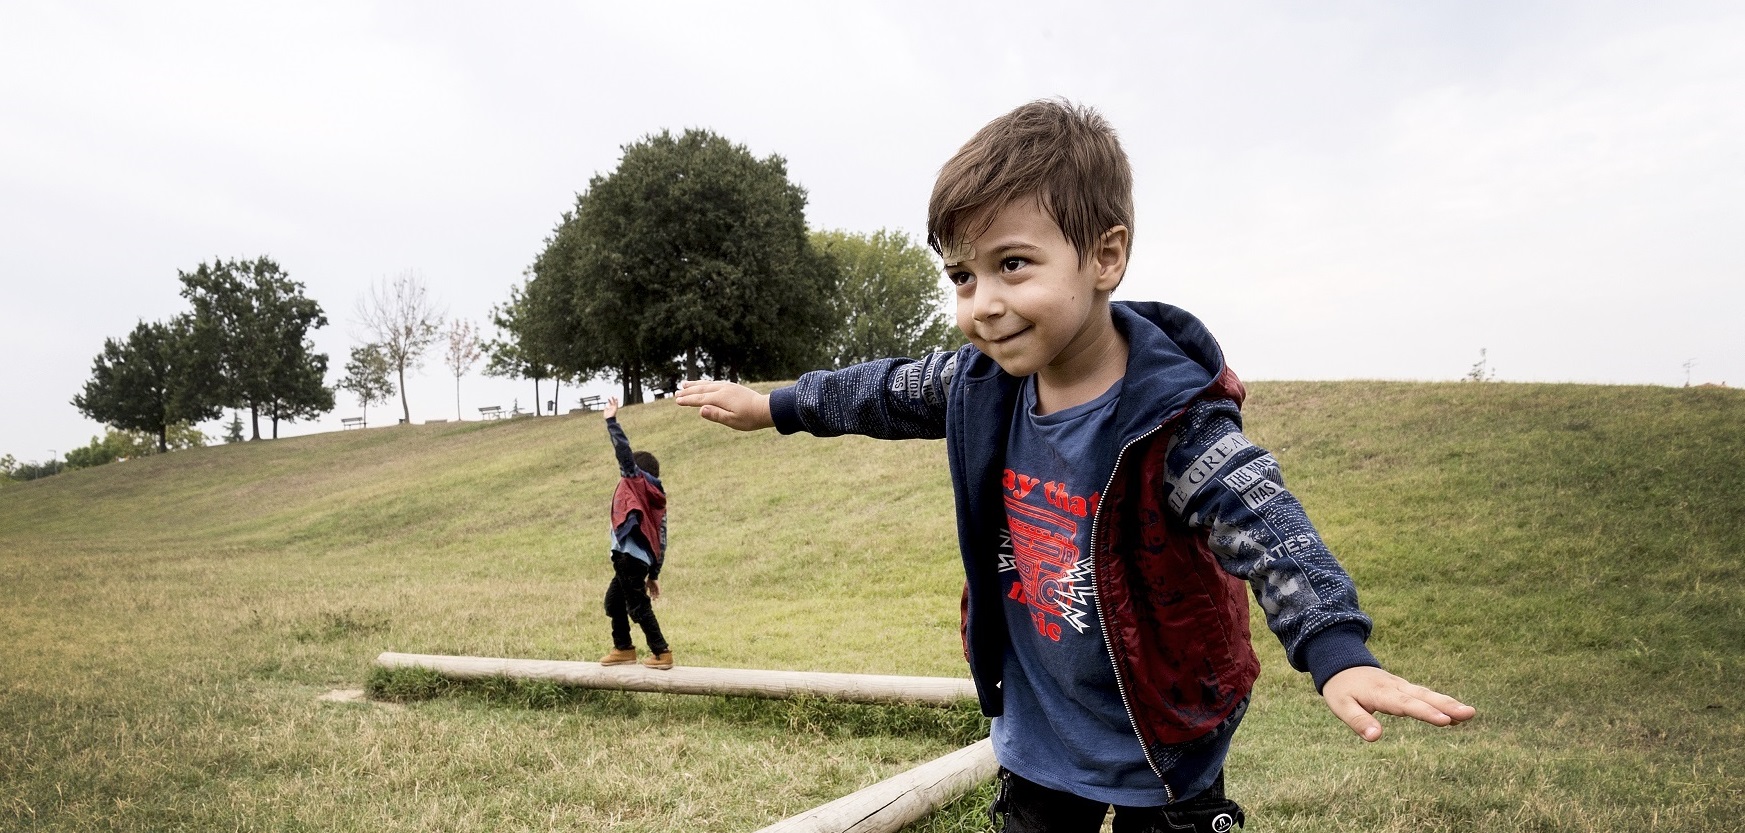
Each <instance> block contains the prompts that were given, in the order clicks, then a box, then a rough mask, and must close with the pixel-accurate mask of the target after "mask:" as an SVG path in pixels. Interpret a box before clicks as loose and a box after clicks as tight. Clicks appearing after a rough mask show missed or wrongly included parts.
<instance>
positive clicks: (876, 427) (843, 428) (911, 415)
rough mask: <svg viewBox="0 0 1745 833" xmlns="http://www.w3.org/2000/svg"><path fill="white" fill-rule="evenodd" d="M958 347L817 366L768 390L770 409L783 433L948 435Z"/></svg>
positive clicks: (897, 436)
mask: <svg viewBox="0 0 1745 833" xmlns="http://www.w3.org/2000/svg"><path fill="white" fill-rule="evenodd" d="M956 369H957V354H956V353H930V354H928V355H927V356H925V357H923V358H920V359H880V360H878V361H873V362H867V363H865V364H857V365H854V366H853V367H847V368H843V369H842V370H836V371H829V370H815V371H813V372H811V373H807V374H806V375H804V376H801V377H800V379H799V381H797V382H795V383H794V384H793V386H791V387H786V388H779V389H777V390H775V391H773V392H771V393H770V415H771V416H772V417H773V418H774V420H775V424H776V428H777V430H779V431H781V432H782V433H784V434H792V433H794V432H796V431H805V432H807V433H809V434H814V435H816V436H820V437H835V436H840V435H842V434H864V435H866V436H869V437H876V438H878V439H884V440H914V439H939V438H941V437H943V436H945V400H946V392H947V391H948V390H949V388H950V386H951V377H952V375H953V374H954V373H955V372H956Z"/></svg>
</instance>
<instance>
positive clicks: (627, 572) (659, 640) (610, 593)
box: [606, 552, 668, 654]
mask: <svg viewBox="0 0 1745 833" xmlns="http://www.w3.org/2000/svg"><path fill="white" fill-rule="evenodd" d="M647 581H648V565H647V564H644V563H642V560H641V559H639V558H637V557H635V556H632V555H625V554H624V553H621V552H614V553H612V583H611V584H608V585H606V615H607V616H608V617H610V618H611V619H612V647H614V648H617V649H619V650H621V651H628V650H630V649H632V648H635V647H636V644H635V643H634V642H631V641H630V623H631V622H632V621H634V622H635V623H636V624H638V625H640V626H642V635H643V636H644V637H645V638H647V639H648V650H649V651H651V652H653V653H656V654H664V653H666V651H667V647H668V646H667V644H666V637H664V636H661V635H660V622H658V621H655V618H654V603H653V602H651V601H649V598H648V587H647V586H646V584H645V583H646V582H647Z"/></svg>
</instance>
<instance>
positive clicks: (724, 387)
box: [673, 381, 776, 431]
mask: <svg viewBox="0 0 1745 833" xmlns="http://www.w3.org/2000/svg"><path fill="white" fill-rule="evenodd" d="M673 400H674V401H675V402H678V403H679V404H680V405H682V406H684V407H686V408H696V409H697V415H698V416H701V417H702V418H704V419H706V420H709V421H710V422H718V423H721V424H722V425H725V426H727V427H729V428H737V429H739V430H741V431H756V430H759V429H761V428H774V427H775V424H776V423H775V419H774V418H773V417H771V416H770V409H769V396H768V395H766V394H762V393H758V392H757V391H754V390H752V389H751V388H748V387H746V386H744V385H740V384H735V383H733V382H713V381H685V382H680V383H679V392H678V395H677V396H675V397H673Z"/></svg>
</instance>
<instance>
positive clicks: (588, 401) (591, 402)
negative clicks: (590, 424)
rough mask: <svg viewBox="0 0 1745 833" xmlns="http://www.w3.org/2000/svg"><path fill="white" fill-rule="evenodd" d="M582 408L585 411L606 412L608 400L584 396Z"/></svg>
mask: <svg viewBox="0 0 1745 833" xmlns="http://www.w3.org/2000/svg"><path fill="white" fill-rule="evenodd" d="M581 406H582V408H583V409H584V410H588V411H600V410H605V408H606V400H604V399H601V398H600V397H598V396H584V397H582V401H581Z"/></svg>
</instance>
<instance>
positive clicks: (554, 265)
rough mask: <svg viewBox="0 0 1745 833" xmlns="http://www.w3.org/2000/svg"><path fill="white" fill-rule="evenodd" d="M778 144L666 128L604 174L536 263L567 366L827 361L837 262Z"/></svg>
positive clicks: (576, 370) (657, 375) (636, 380)
mask: <svg viewBox="0 0 1745 833" xmlns="http://www.w3.org/2000/svg"><path fill="white" fill-rule="evenodd" d="M805 207H806V192H805V191H804V190H803V189H802V188H800V187H799V186H798V185H795V184H794V183H792V182H790V181H789V180H788V177H787V163H786V162H785V161H783V160H782V158H781V157H779V156H774V155H772V156H769V157H765V158H763V159H759V158H757V157H755V156H753V155H752V154H751V152H750V151H748V150H747V149H746V148H745V147H744V146H743V145H737V144H734V143H732V142H730V141H728V140H727V139H724V138H722V137H720V136H717V135H715V134H714V133H712V132H709V131H706V130H688V131H686V132H685V133H684V134H683V135H679V136H674V135H672V134H671V133H669V132H665V131H663V132H661V133H659V134H657V135H653V136H649V137H647V138H645V139H643V140H642V141H639V142H637V143H635V144H632V145H628V146H626V147H625V148H624V155H623V157H622V159H620V161H619V164H618V168H617V170H615V171H613V172H612V173H611V174H607V175H602V176H595V177H594V178H593V179H592V180H590V181H589V183H588V190H587V191H586V192H585V193H583V194H580V195H578V196H577V198H576V205H575V208H574V210H573V211H571V212H568V213H566V214H565V215H564V218H563V221H562V222H561V223H560V224H559V226H558V228H557V230H556V232H555V233H554V234H553V235H552V237H551V238H550V239H548V240H547V244H546V249H545V251H543V252H542V253H541V255H540V257H539V258H538V259H537V260H536V261H535V262H534V264H533V267H532V269H531V270H530V271H531V272H532V275H533V277H532V279H531V280H530V281H529V282H528V287H527V291H526V293H525V295H524V298H525V300H526V301H527V302H528V303H529V304H530V305H532V306H533V307H534V310H533V311H532V312H531V313H530V317H531V318H533V319H536V320H537V321H538V322H539V326H538V327H535V328H530V329H532V331H533V336H534V338H535V340H536V341H538V342H539V343H540V344H542V345H545V346H544V347H543V348H541V349H544V350H545V351H546V352H547V353H548V354H549V355H550V357H551V359H552V361H553V362H554V364H555V365H556V366H557V367H558V368H560V369H561V370H563V371H565V372H566V374H567V375H574V376H579V377H582V378H588V377H591V376H595V375H600V374H601V373H606V374H610V375H616V376H617V377H618V379H619V381H620V384H621V385H622V387H623V390H624V398H625V400H626V401H630V402H637V401H641V399H642V390H643V385H644V384H645V383H646V382H666V381H667V380H669V379H670V378H671V377H673V376H676V375H678V374H679V372H680V368H681V363H682V372H683V374H684V375H685V376H688V377H692V378H695V377H696V376H697V375H698V373H699V372H702V371H705V370H707V371H708V372H710V373H712V374H713V375H716V376H720V377H724V378H735V379H737V378H775V377H780V376H788V375H792V374H794V373H795V372H797V371H798V370H802V369H806V368H809V367H811V366H814V365H815V364H817V363H818V362H820V361H821V360H823V355H822V352H821V350H820V348H819V345H820V344H821V343H822V342H823V341H824V338H825V336H826V335H827V334H828V333H829V332H830V331H831V330H832V329H834V324H835V322H834V320H833V316H834V312H835V311H834V309H833V306H832V304H831V302H830V298H831V294H832V293H833V292H834V290H835V283H836V280H835V273H834V269H833V267H832V264H831V263H830V262H829V261H828V260H827V259H825V258H824V257H822V256H821V255H820V254H819V253H818V252H817V251H816V250H815V249H814V248H813V246H812V245H811V241H810V240H809V239H808V237H807V233H806V220H805Z"/></svg>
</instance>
